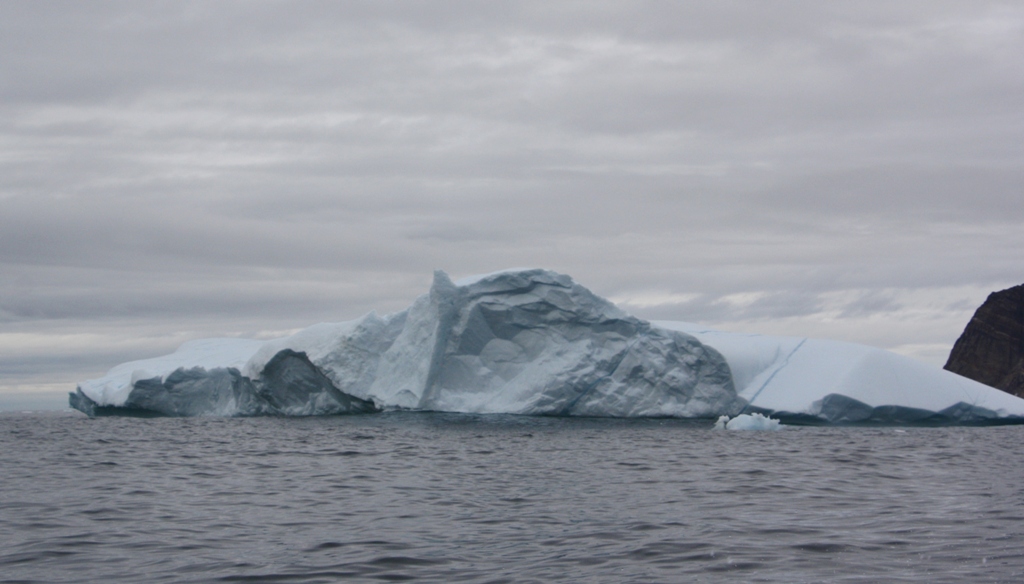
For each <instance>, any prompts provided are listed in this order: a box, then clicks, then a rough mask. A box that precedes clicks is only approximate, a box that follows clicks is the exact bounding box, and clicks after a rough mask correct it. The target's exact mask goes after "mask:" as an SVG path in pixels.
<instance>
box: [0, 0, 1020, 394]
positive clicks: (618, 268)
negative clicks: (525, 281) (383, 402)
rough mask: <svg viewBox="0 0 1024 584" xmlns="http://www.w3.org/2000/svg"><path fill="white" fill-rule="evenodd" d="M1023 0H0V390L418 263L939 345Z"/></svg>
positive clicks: (1006, 210)
mask: <svg viewBox="0 0 1024 584" xmlns="http://www.w3.org/2000/svg"><path fill="white" fill-rule="evenodd" d="M1022 55H1024V3H1021V2H1019V1H1014V2H986V1H983V0H972V1H970V2H964V1H955V2H943V1H939V0H927V1H921V2H914V1H901V2H892V1H891V0H886V1H880V2H871V1H858V2H821V1H819V0H808V1H794V2H784V1H771V2H766V1H749V2H738V1H737V2H731V1H723V0H716V1H708V2H668V1H666V2H635V1H634V2H615V3H612V2H597V1H592V0H589V1H585V2H559V1H551V0H548V1H541V2H501V3H496V2H454V1H446V2H430V3H427V2H383V1H380V0H374V1H370V2H296V1H287V2H283V1H282V2H258V1H246V2H227V1H224V2H212V1H210V2H195V3H191V2H183V1H178V0H175V1H173V2H157V1H147V2H135V1H133V2H101V1H90V2H44V1H33V2H20V1H14V0H0V392H8V393H9V392H15V391H29V390H55V389H61V390H73V389H74V384H75V382H76V381H78V380H81V379H85V378H89V377H95V376H99V375H101V374H102V373H104V372H105V371H106V370H107V369H108V368H110V367H112V366H113V365H116V364H117V363H119V362H122V361H125V360H128V359H135V358H143V357H149V356H155V355H159V354H163V353H167V352H170V351H172V350H173V349H174V348H175V347H176V346H177V345H178V344H180V343H181V342H182V341H185V340H188V339H191V338H198V337H204V336H255V337H272V336H279V335H282V334H287V333H288V332H290V331H292V330H294V329H296V328H299V327H303V326H307V325H309V324H312V323H316V322H322V321H338V320H347V319H351V318H355V317H358V316H361V315H362V314H364V313H366V312H368V311H370V310H372V309H376V310H377V311H378V312H380V313H386V312H393V311H396V310H400V309H403V308H405V307H406V306H407V305H408V304H409V303H411V301H412V300H413V299H414V298H415V297H416V296H417V295H419V294H422V293H424V292H426V290H427V289H428V288H429V285H430V281H431V278H432V271H433V270H434V269H443V270H445V271H447V272H448V273H449V274H451V275H452V276H453V277H462V276H466V275H470V274H474V273H480V272H490V271H494V270H497V269H501V268H506V267H513V266H538V267H547V268H550V269H554V270H557V271H560V272H564V273H567V274H570V275H571V276H573V277H574V278H575V279H576V280H577V281H578V282H580V283H581V284H583V285H585V286H587V287H589V288H590V289H591V290H593V291H594V292H596V293H598V294H600V295H602V296H605V297H608V298H611V299H612V300H614V301H615V302H617V303H619V305H620V306H622V307H623V308H624V309H626V310H627V311H629V312H632V313H633V314H636V315H637V316H640V317H644V318H652V319H676V320H689V321H695V322H701V323H706V324H708V325H712V326H717V327H720V328H724V329H728V330H745V331H752V332H762V333H771V334H791V335H800V336H814V337H821V338H834V339H842V340H850V341H856V342H863V343H867V344H871V345H875V346H880V347H885V348H888V349H892V350H895V351H897V352H900V353H903V354H906V355H911V356H914V357H917V358H920V359H923V360H925V361H928V362H931V363H935V364H936V365H941V364H942V363H943V362H944V361H945V358H946V356H947V355H948V352H949V349H950V347H951V345H952V343H953V341H954V340H955V339H956V337H957V336H958V335H959V334H960V332H961V331H962V329H963V327H964V325H965V324H966V323H967V321H968V320H969V319H970V316H971V314H972V313H973V311H974V309H975V308H977V306H978V305H979V304H980V303H981V302H982V301H983V300H984V298H985V296H986V295H987V294H988V293H989V292H991V291H993V290H998V289H1002V288H1006V287H1009V286H1011V285H1015V284H1020V283H1021V282H1024V58H1022Z"/></svg>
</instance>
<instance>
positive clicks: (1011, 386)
mask: <svg viewBox="0 0 1024 584" xmlns="http://www.w3.org/2000/svg"><path fill="white" fill-rule="evenodd" d="M945 368H946V369H947V370H949V371H952V372H953V373H956V374H958V375H963V376H964V377H967V378H970V379H973V380H975V381H979V382H981V383H984V384H986V385H990V386H992V387H995V388H998V389H1001V390H1003V391H1005V392H1007V393H1011V394H1013V395H1016V396H1018V397H1024V284H1021V285H1020V286H1014V287H1013V288H1009V289H1007V290H1002V291H999V292H993V293H992V294H989V296H988V299H986V300H985V303H984V304H982V305H981V307H980V308H978V310H977V312H975V313H974V318H972V319H971V322H969V323H968V324H967V328H966V329H964V332H963V334H962V335H960V338H959V339H957V341H956V344H954V345H953V350H952V351H951V352H950V354H949V360H948V361H947V362H946V366H945Z"/></svg>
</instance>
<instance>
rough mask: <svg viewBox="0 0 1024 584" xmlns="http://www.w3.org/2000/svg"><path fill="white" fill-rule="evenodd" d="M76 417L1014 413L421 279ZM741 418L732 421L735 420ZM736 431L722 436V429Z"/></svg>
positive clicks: (676, 331)
mask: <svg viewBox="0 0 1024 584" xmlns="http://www.w3.org/2000/svg"><path fill="white" fill-rule="evenodd" d="M70 404H71V406H72V407H74V408H76V409H78V410H81V411H83V412H85V413H86V414H88V415H90V416H100V415H129V416H130V415H137V416H199V415H213V416H258V415H285V416H311V415H332V414H361V413H372V412H377V411H381V410H386V409H409V410H420V411H437V412H466V413H503V414H524V415H547V416H598V417H679V418H708V419H715V418H716V417H719V416H723V415H724V416H731V417H734V418H733V420H731V421H730V423H736V420H738V419H740V418H743V419H744V420H747V419H748V418H751V416H752V415H753V414H758V415H761V416H770V417H771V418H773V421H774V420H781V421H782V422H784V423H787V424H860V423H889V424H901V423H913V424H999V423H1024V400H1022V399H1020V398H1017V397H1014V396H1012V395H1009V394H1006V393H1004V392H1001V391H999V390H996V389H993V388H990V387H988V386H985V385H982V384H979V383H976V382H974V381H971V380H969V379H966V378H963V377H960V376H958V375H955V374H953V373H950V372H948V371H944V370H942V369H937V368H932V367H929V366H927V365H925V364H922V363H918V362H916V361H914V360H912V359H908V358H906V357H901V356H899V355H896V354H894V353H890V352H888V351H883V350H881V349H875V348H871V347H866V346H862V345H855V344H850V343H841V342H836V341H822V340H813V339H804V338H793V337H768V336H761V335H750V334H741V333H727V332H722V331H716V330H712V329H708V328H705V327H701V326H699V325H694V324H689V323H680V322H653V323H652V322H648V321H645V320H641V319H638V318H635V317H633V316H630V315H628V314H626V313H625V312H623V311H622V310H620V309H619V308H617V307H616V306H615V305H614V304H612V303H611V302H609V301H607V300H605V299H603V298H601V297H599V296H597V295H595V294H594V293H592V292H591V291H590V290H588V289H586V288H584V287H583V286H580V285H579V284H577V283H576V282H574V281H573V280H572V278H570V277H569V276H566V275H563V274H558V273H555V272H551V271H547V270H540V269H529V270H507V271H503V272H495V273H492V274H487V275H483V276H476V277H473V278H467V279H464V280H460V281H458V282H453V281H452V280H451V279H450V278H449V277H448V276H447V274H445V273H444V272H440V271H438V272H436V273H435V274H434V283H433V285H432V286H431V289H430V292H429V293H427V294H424V295H423V296H421V297H419V298H417V299H416V301H415V302H414V303H413V305H412V306H411V307H409V308H408V309H406V310H404V311H402V312H399V313H396V314H391V315H387V316H378V315H377V314H375V313H370V314H368V315H366V316H364V317H362V318H360V319H357V320H354V321H349V322H342V323H324V324H318V325H314V326H311V327H309V328H307V329H304V330H302V331H299V332H298V333H296V334H294V335H292V336H289V337H285V338H281V339H275V340H270V341H254V340H245V339H205V340H199V341H191V342H188V343H185V344H184V345H182V346H181V347H180V348H179V349H178V350H177V351H176V352H174V353H173V354H170V355H166V356H163V357H158V358H155V359H147V360H143V361H134V362H131V363H125V364H122V365H119V366H117V367H114V368H113V369H111V370H110V372H108V373H107V375H106V376H104V377H102V378H100V379H94V380H90V381H85V382H82V383H80V384H79V386H78V388H77V389H76V391H75V392H74V393H72V394H71V395H70ZM744 416H745V418H744ZM737 425H739V424H738V423H737Z"/></svg>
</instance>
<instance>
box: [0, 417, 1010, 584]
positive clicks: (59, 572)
mask: <svg viewBox="0 0 1024 584" xmlns="http://www.w3.org/2000/svg"><path fill="white" fill-rule="evenodd" d="M1022 445H1024V427H1020V426H1014V427H987V428H810V427H801V428H791V429H787V430H784V431H780V432H725V431H714V430H712V429H711V423H710V422H709V421H702V422H699V423H695V422H686V421H673V420H595V419H554V418H527V417H514V416H459V415H447V414H445V415H441V414H411V413H391V414H383V415H369V416H353V417H329V418H306V419H281V418H251V419H202V418H199V419H197V418H192V419H167V418H164V419H128V418H105V419H87V418H85V417H84V416H81V415H77V414H71V413H41V414H13V413H7V414H2V415H0V473H2V478H0V581H3V582H336V581H361V582H376V581H406V580H414V581H417V582H725V581H736V582H1020V581H1024V464H1022V459H1024V454H1022Z"/></svg>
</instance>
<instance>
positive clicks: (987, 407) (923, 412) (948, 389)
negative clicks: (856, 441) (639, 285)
mask: <svg viewBox="0 0 1024 584" xmlns="http://www.w3.org/2000/svg"><path fill="white" fill-rule="evenodd" d="M654 324H655V325H657V326H660V327H663V328H667V329H671V330H677V331H682V332H686V333H689V334H691V335H694V336H695V337H697V338H698V339H700V340H701V342H702V343H705V344H707V345H709V346H712V347H714V348H716V349H717V350H718V351H719V352H721V353H722V354H723V355H724V356H725V358H726V360H727V361H728V362H729V367H730V368H731V370H732V375H733V381H734V383H735V384H736V391H737V392H738V393H739V395H740V397H742V398H743V399H744V400H746V401H747V407H746V408H745V411H747V412H751V411H760V412H764V413H766V414H771V416H772V417H776V418H782V419H783V421H792V422H800V421H803V422H816V421H820V422H830V423H860V422H919V423H929V422H935V423H949V422H962V423H985V422H999V421H1006V422H1009V421H1018V422H1024V400H1021V399H1020V398H1018V397H1015V396H1012V395H1010V394H1008V393H1005V392H1003V391H999V390H997V389H994V388H991V387H989V386H987V385H983V384H981V383H977V382H976V381H973V380H970V379H967V378H965V377H961V376H959V375H956V374H954V373H950V372H949V371H946V370H944V369H937V368H934V367H930V366H928V365H926V364H924V363H920V362H918V361H915V360H913V359H910V358H908V357H903V356H901V355H897V354H895V353H892V352H890V351H885V350H882V349H877V348H874V347H868V346H864V345H858V344H854V343H844V342H839V341H826V340H820V339H807V338H799V337H773V336H764V335H757V334H747V333H731V332H724V331H717V330H713V329H709V328H707V327H702V326H700V325H696V324H691V323H682V322H661V321H659V322H655V323H654Z"/></svg>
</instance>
